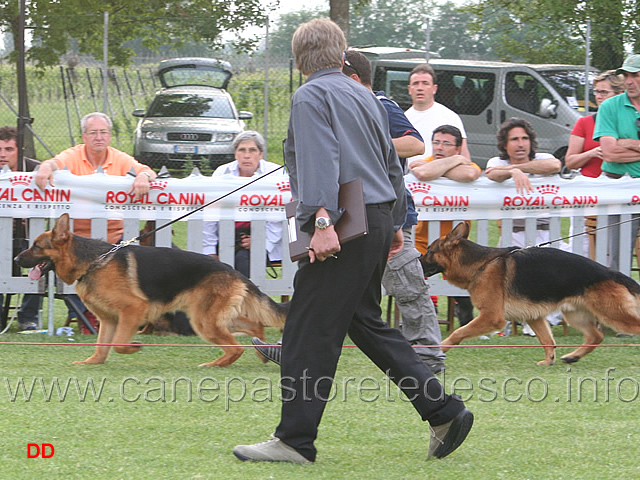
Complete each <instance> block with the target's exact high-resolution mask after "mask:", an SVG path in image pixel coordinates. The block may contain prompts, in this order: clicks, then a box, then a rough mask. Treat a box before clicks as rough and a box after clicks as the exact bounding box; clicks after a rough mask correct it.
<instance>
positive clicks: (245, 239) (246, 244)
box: [240, 233, 251, 250]
mask: <svg viewBox="0 0 640 480" xmlns="http://www.w3.org/2000/svg"><path fill="white" fill-rule="evenodd" d="M240 247H241V248H244V249H245V250H250V249H251V235H247V234H246V233H243V234H242V235H240Z"/></svg>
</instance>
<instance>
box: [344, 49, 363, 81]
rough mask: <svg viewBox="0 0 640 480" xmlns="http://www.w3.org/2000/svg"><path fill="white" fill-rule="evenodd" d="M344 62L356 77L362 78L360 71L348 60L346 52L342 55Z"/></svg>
mask: <svg viewBox="0 0 640 480" xmlns="http://www.w3.org/2000/svg"><path fill="white" fill-rule="evenodd" d="M342 60H343V61H344V64H345V65H346V66H347V67H349V68H350V69H351V70H353V71H354V73H355V74H356V75H358V76H360V72H358V69H357V68H356V67H354V66H353V65H352V64H351V62H350V61H349V60H347V52H344V53H343V54H342Z"/></svg>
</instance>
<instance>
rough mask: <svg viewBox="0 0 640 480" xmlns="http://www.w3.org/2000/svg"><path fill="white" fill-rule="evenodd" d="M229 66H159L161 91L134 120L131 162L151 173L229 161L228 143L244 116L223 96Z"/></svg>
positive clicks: (184, 61) (181, 61) (183, 62)
mask: <svg viewBox="0 0 640 480" xmlns="http://www.w3.org/2000/svg"><path fill="white" fill-rule="evenodd" d="M232 75H233V73H232V70H231V65H230V64H229V63H227V62H223V61H219V60H215V59H211V58H176V59H171V60H164V61H162V62H161V63H160V66H159V68H158V77H159V79H160V84H161V85H162V87H163V88H162V89H161V90H159V91H158V92H157V93H156V95H155V97H154V99H153V101H152V102H151V105H150V106H149V108H148V109H147V110H146V111H144V110H134V111H133V115H134V116H136V117H139V118H140V120H139V122H138V126H137V127H136V131H135V145H134V156H135V157H136V159H137V160H138V161H139V162H141V163H145V164H147V165H149V166H151V167H153V168H160V167H162V166H163V165H166V166H167V167H170V168H171V167H173V168H175V167H180V166H182V165H183V164H184V162H185V161H187V160H189V159H191V160H193V161H194V162H196V163H198V162H202V161H205V162H208V163H209V164H210V165H211V167H212V168H216V167H218V166H219V165H221V164H223V163H227V162H230V161H232V160H233V158H234V157H233V146H232V142H233V139H234V138H235V136H236V135H237V134H238V133H240V132H241V131H243V130H244V128H245V124H244V120H249V119H251V118H252V117H253V114H251V113H250V112H238V111H237V110H236V106H235V105H234V103H233V99H232V98H231V95H229V93H227V91H226V90H225V89H226V88H227V85H228V84H229V80H230V79H231V76H232Z"/></svg>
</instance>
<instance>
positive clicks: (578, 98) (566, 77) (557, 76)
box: [538, 69, 597, 112]
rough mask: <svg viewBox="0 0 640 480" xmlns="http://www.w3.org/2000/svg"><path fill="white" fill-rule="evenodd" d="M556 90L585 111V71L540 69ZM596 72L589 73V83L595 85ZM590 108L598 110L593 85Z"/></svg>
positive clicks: (569, 102)
mask: <svg viewBox="0 0 640 480" xmlns="http://www.w3.org/2000/svg"><path fill="white" fill-rule="evenodd" d="M538 73H540V75H541V76H542V78H544V79H545V80H546V81H547V82H549V83H550V84H551V85H552V86H553V87H554V88H555V89H556V91H557V92H558V93H559V94H560V96H561V97H562V98H564V99H565V100H566V101H567V103H568V104H569V105H570V106H571V107H572V108H574V109H576V110H579V111H581V112H584V93H585V88H584V84H585V80H584V79H585V74H584V73H585V72H583V71H580V70H568V69H567V70H551V69H550V70H538ZM594 77H595V74H594V73H590V74H589V85H593V79H594ZM589 110H590V111H592V112H594V111H596V110H597V106H596V98H595V96H594V95H593V87H591V88H590V89H589Z"/></svg>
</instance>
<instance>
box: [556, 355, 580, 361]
mask: <svg viewBox="0 0 640 480" xmlns="http://www.w3.org/2000/svg"><path fill="white" fill-rule="evenodd" d="M561 360H562V361H563V362H564V363H576V362H577V361H578V360H580V357H572V356H570V355H565V356H564V357H561Z"/></svg>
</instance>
